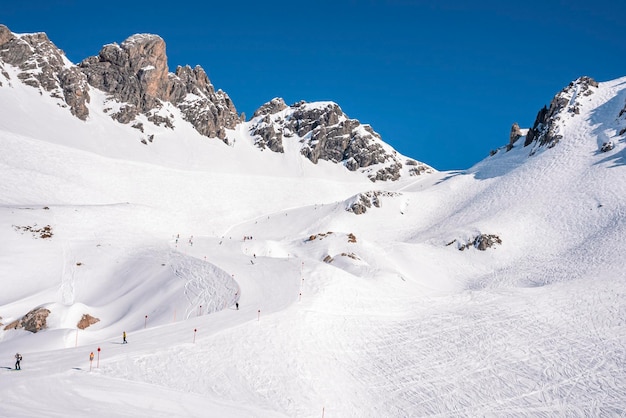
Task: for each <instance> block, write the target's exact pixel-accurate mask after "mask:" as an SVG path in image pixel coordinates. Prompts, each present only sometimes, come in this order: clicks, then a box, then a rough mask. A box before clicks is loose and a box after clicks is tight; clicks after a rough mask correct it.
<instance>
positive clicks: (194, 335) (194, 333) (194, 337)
mask: <svg viewBox="0 0 626 418" xmlns="http://www.w3.org/2000/svg"><path fill="white" fill-rule="evenodd" d="M197 331H198V329H197V328H194V329H193V343H194V344H195V343H196V332H197Z"/></svg>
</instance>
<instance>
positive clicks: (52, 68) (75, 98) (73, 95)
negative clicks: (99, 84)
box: [0, 25, 90, 120]
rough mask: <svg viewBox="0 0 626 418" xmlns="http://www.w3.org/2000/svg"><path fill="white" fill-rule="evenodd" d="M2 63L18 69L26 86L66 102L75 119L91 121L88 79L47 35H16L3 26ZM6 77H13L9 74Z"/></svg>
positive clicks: (4, 72)
mask: <svg viewBox="0 0 626 418" xmlns="http://www.w3.org/2000/svg"><path fill="white" fill-rule="evenodd" d="M2 63H6V64H10V65H12V66H14V67H16V68H18V69H19V73H18V78H19V79H20V80H21V81H22V82H23V83H24V84H27V85H29V86H32V87H34V88H38V89H40V90H42V91H46V92H48V94H49V95H50V96H52V97H56V98H59V99H63V100H64V101H65V103H66V104H67V106H69V108H70V111H71V112H72V114H73V115H74V116H76V117H78V118H79V119H82V120H85V119H87V116H88V115H89V109H88V108H87V103H89V99H90V98H89V86H88V85H87V80H86V78H85V77H84V76H83V75H82V74H81V72H80V71H78V69H77V68H76V67H73V66H72V65H71V63H70V62H69V61H68V60H67V59H66V58H65V55H64V54H63V51H61V50H60V49H59V48H57V47H56V46H55V45H54V44H53V43H52V42H51V41H50V40H49V39H48V36H47V35H46V34H45V33H33V34H25V35H15V34H13V33H12V32H11V31H10V30H9V28H7V27H6V26H4V25H0V65H1V64H2ZM3 75H4V76H5V78H7V79H8V78H9V75H8V73H6V71H3Z"/></svg>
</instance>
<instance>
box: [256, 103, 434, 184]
mask: <svg viewBox="0 0 626 418" xmlns="http://www.w3.org/2000/svg"><path fill="white" fill-rule="evenodd" d="M250 135H251V136H252V137H253V138H255V143H256V145H257V146H258V147H259V148H261V149H265V148H269V149H270V150H272V151H274V152H283V150H284V147H283V141H284V140H293V141H298V142H299V143H300V144H301V147H300V153H301V154H302V155H304V156H305V157H306V158H308V159H309V160H310V161H311V162H313V163H317V162H318V161H319V160H326V161H331V162H335V163H341V164H343V165H344V166H345V167H346V168H347V169H348V170H350V171H356V170H359V169H365V168H374V167H375V170H374V169H372V170H368V177H369V178H370V180H372V181H377V180H381V181H385V180H397V179H398V178H400V175H401V171H402V169H403V167H404V166H403V163H402V161H401V158H400V156H399V155H398V154H397V152H396V151H394V150H393V149H391V147H389V146H387V145H386V144H385V143H384V142H383V141H382V140H381V138H380V136H379V135H378V134H377V133H376V132H374V130H373V129H372V128H371V127H370V126H369V125H363V124H361V123H360V122H359V121H358V120H356V119H349V118H348V117H347V116H346V114H345V113H343V111H342V110H341V108H340V107H339V106H338V105H337V104H336V103H332V102H316V103H307V102H304V101H301V102H299V103H296V104H294V105H291V106H287V105H286V104H285V102H284V101H283V100H282V99H279V98H276V99H273V100H271V101H270V102H268V103H266V104H264V105H263V106H261V107H260V108H259V109H258V110H257V111H256V112H255V113H254V116H253V118H252V119H251V121H250ZM406 164H407V165H410V166H411V167H409V168H408V171H409V174H410V175H420V174H423V173H426V172H432V168H431V167H429V166H427V165H425V164H422V163H418V162H417V161H414V160H409V161H407V162H406Z"/></svg>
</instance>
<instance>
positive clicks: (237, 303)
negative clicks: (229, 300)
mask: <svg viewBox="0 0 626 418" xmlns="http://www.w3.org/2000/svg"><path fill="white" fill-rule="evenodd" d="M235 308H237V310H239V302H235Z"/></svg>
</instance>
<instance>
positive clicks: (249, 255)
mask: <svg viewBox="0 0 626 418" xmlns="http://www.w3.org/2000/svg"><path fill="white" fill-rule="evenodd" d="M7 68H8V69H7V71H11V69H10V67H7ZM10 75H11V74H10ZM624 81H626V79H619V80H614V81H610V82H606V83H600V86H599V87H598V88H597V90H596V91H595V93H594V94H592V95H589V96H585V97H584V98H578V101H580V102H581V104H580V109H579V113H578V114H576V115H575V116H570V115H563V117H562V119H560V121H559V123H560V125H559V129H560V131H559V133H560V135H562V136H563V137H562V139H561V140H560V142H559V143H558V144H557V145H556V146H554V147H552V148H535V147H523V144H522V143H516V144H515V146H514V147H513V149H512V150H510V151H509V152H504V151H501V152H498V153H497V154H496V155H494V156H492V157H490V158H488V159H486V160H484V161H482V162H480V163H478V164H477V165H475V166H474V167H472V168H470V169H468V170H466V171H463V172H443V173H437V172H435V173H433V174H431V175H428V176H420V177H413V178H408V179H404V180H401V181H399V182H385V183H380V184H379V183H372V182H370V181H369V180H367V179H366V178H364V177H359V176H356V175H353V174H354V173H350V172H347V171H346V170H345V169H343V168H342V167H338V166H337V165H335V164H331V163H328V162H325V161H320V162H318V164H317V165H315V164H312V163H310V162H309V161H308V160H306V159H304V158H295V156H298V154H297V153H289V152H286V153H284V154H279V153H270V152H259V151H258V149H257V148H256V147H255V146H254V143H253V138H250V137H249V135H248V129H247V127H246V126H245V125H240V126H239V128H238V129H236V130H232V131H230V132H229V133H228V138H229V143H230V144H231V146H227V145H225V144H224V143H223V142H220V141H211V140H206V138H202V137H200V136H199V135H198V134H197V133H196V132H195V131H194V130H193V128H192V127H191V126H189V125H188V124H186V123H185V122H184V121H183V120H182V118H180V117H178V116H177V117H176V119H175V120H176V127H175V129H174V130H168V129H166V128H158V127H155V126H150V124H149V122H147V121H145V122H146V123H145V125H146V126H147V127H148V128H149V131H146V132H144V133H141V132H139V131H137V130H136V129H132V128H129V127H127V126H125V125H121V124H119V123H117V122H114V121H112V120H111V118H110V117H109V116H108V115H107V114H106V112H105V111H104V109H105V108H106V107H107V106H110V105H111V104H110V103H109V104H107V103H106V102H107V99H106V98H105V97H104V96H103V95H102V96H98V94H97V93H96V92H92V93H93V100H92V102H91V103H90V118H89V120H87V121H86V122H82V121H80V120H78V119H76V118H74V117H72V116H71V115H70V114H69V113H68V112H67V109H63V108H61V107H59V105H58V102H56V101H55V99H53V98H50V97H46V96H40V95H39V93H38V92H37V91H36V90H34V89H32V88H30V87H28V86H24V85H22V84H21V83H19V82H18V81H17V80H16V78H15V77H11V83H10V86H9V85H8V84H9V83H4V84H3V86H2V87H0V114H2V117H1V118H0V147H1V149H2V150H3V152H2V153H0V176H1V178H2V179H3V180H2V182H0V231H2V232H1V234H2V235H1V237H2V240H1V241H0V242H1V245H2V248H1V251H0V284H1V288H2V292H0V317H2V319H0V322H2V323H3V324H4V325H6V324H8V323H10V322H12V321H13V320H16V319H19V318H20V317H21V316H22V315H24V314H26V313H27V312H28V311H30V310H31V309H34V308H36V307H46V308H48V309H50V311H51V314H50V316H49V317H48V329H46V330H43V331H41V332H38V333H36V334H33V333H30V332H28V331H24V330H6V331H0V374H1V375H2V379H0V393H2V399H3V402H1V403H0V415H2V416H7V417H31V416H34V415H43V416H63V417H67V416H76V417H81V416H86V415H89V416H94V417H110V416H151V417H154V416H156V417H161V416H162V417H179V416H180V417H192V416H198V417H200V416H202V417H204V416H215V417H286V416H289V417H319V416H322V415H323V416H324V417H380V416H385V417H406V416H484V415H496V416H501V415H511V416H525V415H528V416H555V415H567V416H589V415H592V416H611V415H613V416H614V415H620V414H623V413H625V412H626V394H625V393H624V391H623V387H624V386H625V385H626V372H625V369H624V367H623V366H624V364H623V359H624V358H626V350H625V349H624V347H625V344H624V343H626V331H625V330H624V321H625V320H626V282H625V278H624V271H626V269H625V267H626V265H625V264H626V263H625V261H624V257H623V256H622V255H621V248H622V246H623V241H624V238H625V237H626V216H625V215H626V199H625V196H626V181H625V180H626V166H625V164H624V163H625V161H626V158H625V156H626V149H625V147H626V145H625V142H624V139H623V137H622V136H620V135H619V131H620V130H621V128H622V127H623V126H622V124H623V121H622V119H621V118H620V116H619V113H620V109H622V108H623V106H624V103H625V102H626V90H624V86H623V83H624ZM166 110H167V111H170V112H172V113H175V112H176V109H173V108H172V109H166ZM149 134H154V138H153V141H152V142H150V141H147V143H146V144H144V143H142V142H141V140H142V139H145V138H147V135H149ZM607 140H612V141H613V142H614V143H615V148H614V149H613V150H611V151H609V152H607V153H601V152H599V146H600V145H601V144H602V143H604V142H606V141H607ZM531 149H532V151H534V155H533V156H529V153H530V151H531ZM359 202H360V203H361V204H363V205H364V207H365V211H364V213H361V214H356V213H355V209H354V208H355V204H357V203H359ZM365 202H367V203H369V206H367V205H365ZM46 225H49V226H50V229H51V231H52V237H50V238H41V233H40V232H36V230H39V229H41V228H42V227H43V226H46ZM480 234H491V235H497V236H498V237H499V238H500V239H501V244H499V245H496V246H494V247H493V248H488V249H487V250H486V251H479V250H477V249H476V248H474V247H473V246H469V247H468V248H466V249H465V250H464V251H460V250H459V247H460V246H462V245H464V244H466V243H468V242H471V241H472V240H473V239H474V238H475V237H476V236H478V235H480ZM235 302H238V303H239V310H237V309H236V308H235ZM85 313H89V314H91V315H93V316H95V317H97V318H99V319H100V322H98V323H96V324H94V325H92V326H90V327H89V328H87V329H85V330H78V329H77V325H76V324H77V321H78V320H79V319H80V317H81V316H82V315H83V314H85ZM2 329H4V328H2ZM123 331H126V332H127V333H128V336H129V337H128V340H129V343H128V344H125V345H122V344H121V334H122V332H123ZM98 347H100V348H101V352H100V353H99V359H97V360H95V361H94V362H93V364H90V363H89V360H88V357H89V353H90V352H96V353H98V351H97V348H98ZM17 351H19V352H20V353H22V355H23V356H24V361H23V362H22V367H23V370H22V371H20V372H16V371H12V370H11V369H12V367H13V361H12V358H13V355H14V354H15V352H17Z"/></svg>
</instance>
